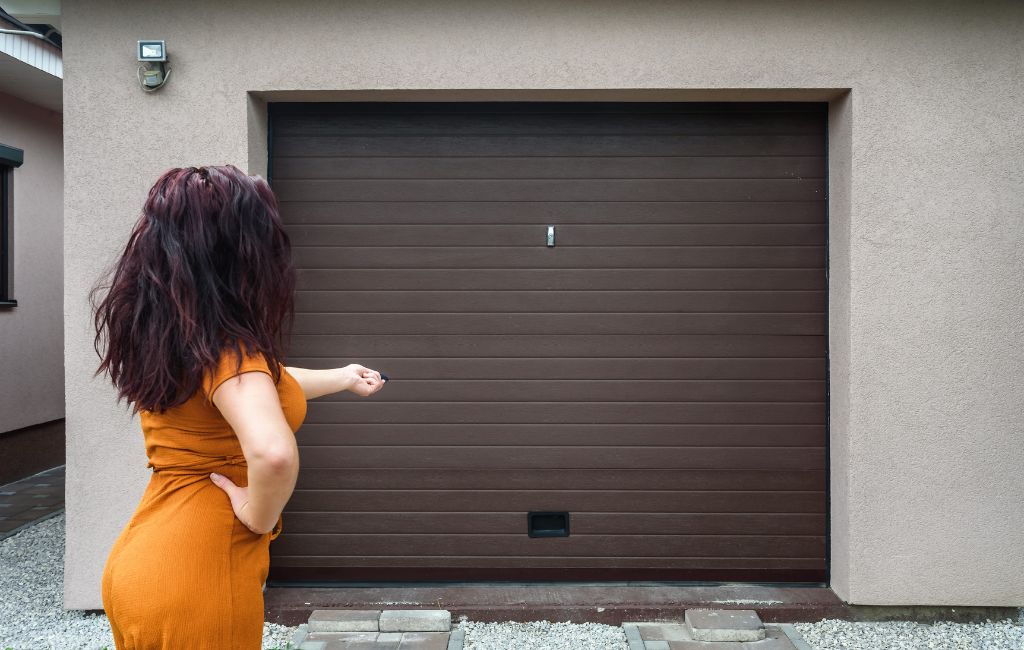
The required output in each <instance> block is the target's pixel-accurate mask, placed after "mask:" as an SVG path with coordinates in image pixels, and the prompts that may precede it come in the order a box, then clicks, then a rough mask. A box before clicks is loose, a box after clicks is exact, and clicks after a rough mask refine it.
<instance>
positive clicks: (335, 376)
mask: <svg viewBox="0 0 1024 650" xmlns="http://www.w3.org/2000/svg"><path fill="white" fill-rule="evenodd" d="M285 370H287V371H288V373H289V374H290V375H291V376H292V377H295V380H296V381H297V382H299V385H300V386H302V392H303V393H304V394H305V395H306V399H314V398H316V397H320V396H321V395H330V394H332V393H340V392H342V391H346V390H347V391H351V392H353V393H355V394H356V395H361V396H363V397H367V396H369V395H373V394H374V393H376V392H377V391H378V390H380V389H381V388H382V387H383V386H384V381H383V380H382V379H381V377H380V373H379V372H377V371H376V370H372V369H370V368H367V367H365V366H361V365H359V364H358V363H350V364H349V365H347V366H343V367H341V368H325V369H314V368H295V367H292V366H285Z"/></svg>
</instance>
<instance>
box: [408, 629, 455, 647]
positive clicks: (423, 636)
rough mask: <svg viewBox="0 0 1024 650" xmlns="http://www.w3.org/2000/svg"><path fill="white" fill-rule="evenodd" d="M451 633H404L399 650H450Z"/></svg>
mask: <svg viewBox="0 0 1024 650" xmlns="http://www.w3.org/2000/svg"><path fill="white" fill-rule="evenodd" d="M450 636H451V633H450V632H404V633H403V634H402V645H400V646H398V650H448V639H449V637H450Z"/></svg>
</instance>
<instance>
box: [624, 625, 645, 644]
mask: <svg viewBox="0 0 1024 650" xmlns="http://www.w3.org/2000/svg"><path fill="white" fill-rule="evenodd" d="M622 632H623V633H624V634H625V635H626V640H627V641H632V640H637V641H639V640H641V639H643V637H642V636H640V628H638V627H637V626H636V623H623V624H622Z"/></svg>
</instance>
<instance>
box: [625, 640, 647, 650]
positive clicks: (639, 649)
mask: <svg viewBox="0 0 1024 650" xmlns="http://www.w3.org/2000/svg"><path fill="white" fill-rule="evenodd" d="M626 643H627V644H629V650H647V646H645V645H644V642H643V641H642V640H640V639H626Z"/></svg>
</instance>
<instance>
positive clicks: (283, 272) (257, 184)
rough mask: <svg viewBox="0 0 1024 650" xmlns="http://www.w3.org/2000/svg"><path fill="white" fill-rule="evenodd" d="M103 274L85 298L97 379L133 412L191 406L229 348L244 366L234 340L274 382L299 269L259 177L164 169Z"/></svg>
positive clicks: (228, 168)
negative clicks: (107, 382)
mask: <svg viewBox="0 0 1024 650" xmlns="http://www.w3.org/2000/svg"><path fill="white" fill-rule="evenodd" d="M111 274H112V275H113V277H112V279H110V282H108V283H106V284H98V285H96V286H94V287H93V288H92V290H91V291H90V293H89V300H90V304H91V305H92V307H93V310H94V324H95V326H96V337H95V340H94V342H93V347H94V349H95V350H96V353H97V354H98V355H99V356H100V358H101V360H102V362H101V363H100V365H99V368H98V369H97V370H96V372H95V373H93V376H94V377H95V376H96V375H98V374H100V373H101V372H103V371H107V372H108V373H109V374H110V379H111V381H112V382H113V384H114V386H115V387H116V388H117V390H118V396H117V401H118V402H120V401H121V399H122V398H124V399H126V400H127V402H128V403H129V404H133V409H132V414H133V415H134V414H135V413H138V412H139V411H140V410H146V411H154V412H157V413H162V412H163V411H164V410H166V409H168V408H171V407H173V406H177V405H179V404H181V403H183V402H185V401H186V400H188V399H189V398H190V397H191V396H192V395H193V394H194V393H195V392H196V391H197V390H198V389H199V387H200V386H201V382H202V375H203V372H204V371H207V370H212V369H213V368H215V367H216V365H217V362H218V359H219V357H220V354H221V351H222V350H224V349H225V348H230V349H231V350H233V351H234V352H235V354H237V355H238V364H237V366H238V367H240V365H241V353H242V350H241V343H244V344H245V346H246V347H247V348H248V350H249V352H250V354H255V353H262V354H263V355H264V357H265V358H266V359H267V363H268V365H269V366H270V368H271V371H272V373H273V376H274V381H275V382H277V381H279V379H280V370H279V367H278V364H279V363H283V360H284V354H285V350H284V342H285V341H286V340H287V338H288V332H289V331H290V330H291V327H292V324H293V320H294V316H295V308H294V290H295V268H294V266H293V264H292V258H291V241H290V239H289V237H288V234H287V233H286V232H285V230H284V228H283V227H282V224H281V217H280V214H279V213H278V204H277V198H276V197H275V196H274V193H273V191H272V190H271V189H270V186H269V185H268V184H267V182H266V181H265V180H264V179H263V178H261V177H260V176H250V175H248V174H246V173H244V172H243V171H242V170H240V169H238V168H237V167H235V166H234V165H214V166H208V167H176V168H174V169H169V170H168V171H166V172H164V174H163V175H162V176H160V178H159V179H157V181H156V183H155V184H154V185H153V187H152V188H151V189H150V190H149V196H148V197H147V198H146V202H145V205H144V206H143V208H142V215H141V216H140V217H139V220H138V221H137V222H136V224H135V226H134V228H133V229H132V232H131V235H130V236H129V238H128V243H127V245H126V246H125V249H124V252H123V253H122V255H121V257H120V259H119V260H118V261H117V263H116V265H115V266H114V267H113V268H112V269H110V270H108V271H107V272H106V274H105V275H104V278H108V279H109V276H110V275H111ZM104 278H101V280H103V279H104ZM107 287H109V289H110V291H109V292H108V293H107V294H106V296H105V297H104V298H103V300H102V301H101V302H100V303H99V304H98V305H97V304H96V302H95V295H96V293H97V292H98V291H99V290H100V289H103V288H107ZM104 337H105V338H106V352H102V351H101V350H100V342H101V340H102V339H103V338H104Z"/></svg>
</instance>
